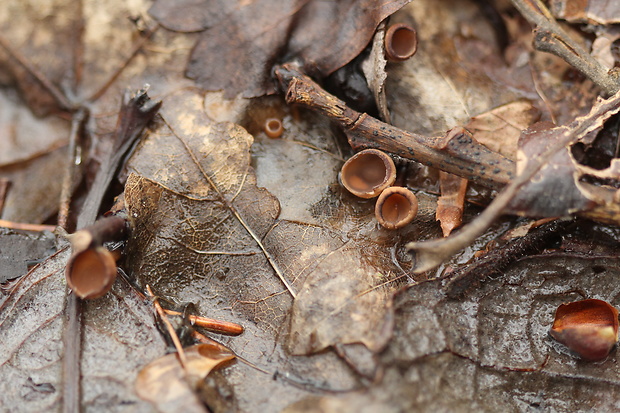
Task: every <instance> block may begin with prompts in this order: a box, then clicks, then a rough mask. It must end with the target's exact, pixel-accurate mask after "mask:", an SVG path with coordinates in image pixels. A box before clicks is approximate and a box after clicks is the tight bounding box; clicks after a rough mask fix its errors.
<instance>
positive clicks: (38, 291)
mask: <svg viewBox="0 0 620 413" xmlns="http://www.w3.org/2000/svg"><path fill="white" fill-rule="evenodd" d="M68 257H69V249H67V248H63V249H61V250H60V251H59V252H58V253H56V254H55V255H53V256H52V257H51V258H50V259H48V260H46V261H45V262H44V263H42V264H41V265H40V266H38V267H36V268H34V269H33V270H32V271H31V272H30V273H28V274H27V275H25V276H24V277H22V278H21V279H20V280H19V281H18V282H17V283H16V284H15V285H14V287H13V288H12V289H11V291H9V292H8V295H6V296H4V297H2V301H1V302H0V349H1V351H0V375H2V377H3V378H4V379H5V380H4V381H3V385H2V386H3V391H2V392H0V403H1V404H2V406H19V407H17V408H16V409H17V410H23V411H55V410H58V409H59V408H60V403H61V394H62V388H63V381H62V373H61V362H62V355H63V343H62V331H63V327H64V320H63V318H64V317H63V314H64V298H65V291H66V285H65V282H64V266H65V263H66V261H67V259H68ZM85 319H86V322H85V326H84V343H85V344H84V351H83V354H82V375H83V379H82V380H83V381H82V383H83V384H82V385H83V389H84V393H83V396H82V397H83V399H82V400H83V403H84V405H85V406H89V407H90V408H93V409H101V410H107V411H109V410H110V409H115V408H118V406H119V405H120V404H127V403H131V404H133V405H134V406H135V408H136V409H145V410H146V409H147V404H146V403H144V402H141V401H140V400H139V399H138V398H137V397H136V396H135V394H134V393H133V391H132V390H131V386H128V384H130V383H132V382H133V381H134V379H135V377H136V375H137V370H138V369H139V368H141V367H142V366H144V365H145V364H146V363H147V362H148V361H150V360H152V359H153V358H155V357H157V356H158V355H160V354H161V353H162V352H163V350H164V347H165V345H164V342H163V339H162V338H161V335H160V334H159V331H158V330H157V328H156V327H155V324H154V320H153V317H152V315H151V313H150V312H149V311H148V307H145V306H144V304H143V303H142V301H140V300H139V299H137V296H136V295H134V294H133V293H132V291H131V289H129V288H128V286H127V284H124V283H116V284H115V286H114V289H113V294H108V295H107V296H105V297H104V298H101V299H99V300H95V301H91V302H89V304H88V305H87V308H86V310H85ZM102 354H105V360H106V362H105V363H103V362H102ZM33 383H34V384H33ZM33 386H34V387H33ZM102 389H103V390H102Z"/></svg>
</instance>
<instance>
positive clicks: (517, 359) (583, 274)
mask: <svg viewBox="0 0 620 413" xmlns="http://www.w3.org/2000/svg"><path fill="white" fill-rule="evenodd" d="M618 265H619V263H618V259H617V258H609V257H587V256H578V255H570V254H556V255H549V256H545V255H542V256H536V257H532V258H526V259H524V260H521V261H520V262H518V263H517V264H516V265H514V266H512V267H511V268H510V269H509V270H508V271H507V272H506V274H504V275H503V276H501V277H499V278H498V279H494V280H489V281H488V282H486V283H484V284H483V285H482V286H481V288H479V289H477V290H474V291H471V293H470V294H468V295H467V296H466V297H464V298H463V299H460V300H458V301H453V300H450V299H446V298H445V297H444V296H443V294H442V293H441V292H440V291H441V281H431V282H427V283H421V284H419V285H417V286H414V287H411V288H409V289H408V290H406V291H403V292H402V293H400V294H398V295H397V296H396V300H395V337H394V339H393V340H392V341H390V343H389V344H388V347H387V349H386V350H385V351H384V352H383V353H382V356H381V360H382V362H383V363H385V364H384V366H386V367H387V369H386V370H385V374H384V376H383V378H382V380H381V382H380V384H379V385H378V386H375V387H372V388H370V389H367V390H366V389H364V390H361V391H357V392H353V393H349V394H347V395H345V396H344V397H343V396H333V395H326V396H322V397H319V398H314V399H306V400H303V401H300V402H298V403H296V404H294V405H292V406H290V407H289V408H288V409H287V410H286V411H303V412H315V411H322V412H336V411H356V410H363V409H369V410H386V409H389V410H395V411H425V410H428V409H431V410H443V409H445V410H450V411H463V410H466V411H469V410H471V409H475V410H484V411H500V410H501V411H507V410H513V409H519V408H520V407H523V406H532V407H534V406H545V408H549V409H555V408H557V409H559V410H563V409H569V410H590V409H599V410H607V409H610V408H611V409H613V407H612V406H614V405H615V401H616V398H617V390H616V388H617V385H618V382H619V380H620V376H619V375H618V372H617V371H616V368H615V365H616V359H617V357H618V355H617V352H616V351H614V352H612V354H611V355H610V356H609V358H608V359H607V360H606V361H604V362H602V363H599V364H592V363H582V362H579V361H578V360H577V359H575V358H571V357H570V356H568V355H565V354H563V353H560V352H558V350H557V346H556V345H555V344H554V341H553V340H552V339H551V338H550V337H548V335H547V332H548V329H549V327H550V326H551V324H552V323H553V316H554V312H555V309H556V308H557V306H558V305H559V304H561V303H562V302H566V301H571V300H574V299H580V298H581V296H582V295H585V296H586V297H596V298H599V299H602V300H609V301H610V302H611V303H612V304H614V305H617V303H618V294H617V290H616V289H615V287H614V285H615V275H614V274H615V273H616V271H617V270H618ZM588 389H589V390H588ZM575 390H578V391H584V392H586V393H588V392H590V393H589V394H591V392H592V391H594V392H595V394H596V396H595V397H565V395H567V394H573V393H572V392H573V391H575ZM507 395H510V396H507Z"/></svg>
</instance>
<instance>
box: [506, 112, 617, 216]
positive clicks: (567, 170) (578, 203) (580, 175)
mask: <svg viewBox="0 0 620 413" xmlns="http://www.w3.org/2000/svg"><path fill="white" fill-rule="evenodd" d="M602 125H603V123H602V122H601V123H600V125H599V126H598V128H595V129H592V130H591V131H590V133H588V134H585V133H584V134H582V135H581V136H580V138H579V139H578V141H582V142H586V143H587V142H590V141H591V140H592V139H593V136H596V134H597V133H598V131H599V130H600V128H601V127H602ZM570 128H571V126H563V127H555V125H553V124H551V123H538V124H535V125H533V126H532V127H531V128H528V129H526V130H525V131H523V133H522V135H521V139H520V141H519V143H520V150H519V156H518V160H517V171H518V172H519V173H521V171H523V170H525V169H528V168H530V166H529V163H530V162H531V161H532V160H533V159H535V158H539V157H540V156H541V154H542V153H543V152H544V151H545V150H547V149H548V148H549V147H551V146H553V145H555V144H556V142H558V141H560V140H561V139H562V138H563V136H565V134H566V133H569V132H570ZM572 128H575V126H572ZM574 143H575V142H573V143H569V144H567V145H566V146H564V147H562V148H559V149H558V150H557V151H556V152H555V153H553V154H552V155H551V156H550V157H549V158H548V159H547V160H546V162H544V164H543V165H542V167H541V168H540V170H539V172H538V173H537V174H536V175H535V176H534V177H533V178H532V179H531V180H530V181H529V182H528V183H527V184H525V185H524V186H523V187H522V188H521V190H520V192H519V193H518V194H516V196H515V197H514V199H513V200H512V202H511V203H510V205H509V206H508V208H507V211H506V212H508V213H514V214H519V215H525V216H531V217H554V216H564V215H569V214H574V213H577V212H582V213H587V214H589V215H590V216H592V217H596V219H598V220H599V221H601V222H609V223H612V224H618V223H620V204H618V203H617V202H616V201H615V200H614V194H615V192H616V187H615V186H616V185H618V184H619V183H620V161H619V160H618V159H613V160H612V161H611V164H610V166H609V167H608V168H605V169H602V170H597V169H594V168H591V167H588V166H586V165H582V164H580V163H579V162H578V161H577V160H576V159H575V156H574V154H573V151H572V150H571V148H572V146H573V144H574Z"/></svg>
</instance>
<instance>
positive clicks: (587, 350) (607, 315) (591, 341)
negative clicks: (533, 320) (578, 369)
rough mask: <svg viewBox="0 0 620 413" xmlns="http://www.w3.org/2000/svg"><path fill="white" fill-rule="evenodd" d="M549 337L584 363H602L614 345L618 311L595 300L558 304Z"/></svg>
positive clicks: (616, 336)
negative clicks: (598, 361)
mask: <svg viewBox="0 0 620 413" xmlns="http://www.w3.org/2000/svg"><path fill="white" fill-rule="evenodd" d="M549 334H550V335H551V337H553V338H554V339H556V340H557V341H559V342H560V343H562V344H564V345H565V346H566V347H568V348H569V349H571V350H572V351H573V352H575V353H576V354H577V355H579V356H580V357H581V358H582V359H584V360H588V361H597V360H602V359H604V358H605V357H607V355H608V354H609V352H610V351H611V349H612V348H613V347H614V345H615V344H616V342H617V341H618V310H617V309H616V308H615V307H613V306H612V305H611V304H609V303H607V302H605V301H602V300H596V299H589V300H582V301H575V302H572V303H568V304H562V305H561V306H560V307H558V309H557V311H556V313H555V320H554V322H553V326H552V327H551V330H550V331H549Z"/></svg>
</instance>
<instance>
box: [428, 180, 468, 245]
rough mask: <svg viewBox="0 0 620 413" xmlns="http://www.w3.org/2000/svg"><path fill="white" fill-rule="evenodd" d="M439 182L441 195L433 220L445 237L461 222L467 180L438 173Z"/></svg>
mask: <svg viewBox="0 0 620 413" xmlns="http://www.w3.org/2000/svg"><path fill="white" fill-rule="evenodd" d="M439 182H440V184H439V185H440V188H441V195H440V196H439V199H438V200H437V211H436V212H435V218H436V219H437V221H439V222H441V230H442V232H443V236H444V237H447V236H448V235H450V233H451V232H452V231H453V230H454V229H455V228H456V227H458V226H460V225H461V223H462V222H463V210H464V208H465V205H464V204H465V193H466V191H467V179H464V178H461V177H460V176H456V175H452V174H449V173H447V172H443V171H440V172H439Z"/></svg>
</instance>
